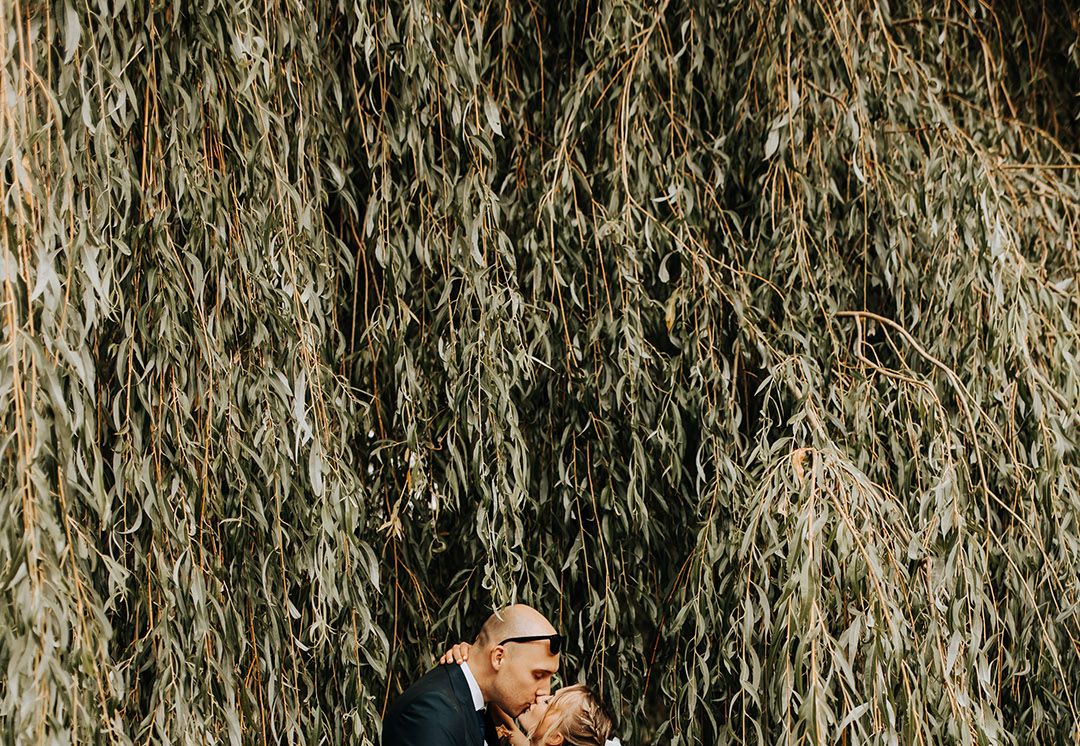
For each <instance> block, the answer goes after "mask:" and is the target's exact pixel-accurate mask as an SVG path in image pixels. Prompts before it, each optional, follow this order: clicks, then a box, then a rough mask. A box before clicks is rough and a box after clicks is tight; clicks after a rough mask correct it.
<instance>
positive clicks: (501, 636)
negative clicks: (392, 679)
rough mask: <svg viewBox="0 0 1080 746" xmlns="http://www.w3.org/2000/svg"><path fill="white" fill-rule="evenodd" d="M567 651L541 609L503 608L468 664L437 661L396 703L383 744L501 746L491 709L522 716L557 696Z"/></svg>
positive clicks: (490, 621) (385, 723)
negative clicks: (555, 681)
mask: <svg viewBox="0 0 1080 746" xmlns="http://www.w3.org/2000/svg"><path fill="white" fill-rule="evenodd" d="M561 650H562V638H561V637H560V636H559V635H558V634H556V632H555V628H554V627H552V626H551V622H549V621H548V620H547V619H546V618H545V617H544V615H543V614H541V613H540V612H538V611H537V610H536V609H533V608H531V607H529V606H523V605H520V604H519V605H516V606H507V607H506V608H504V609H500V610H499V611H497V612H495V613H494V614H492V615H491V616H490V617H488V620H487V621H486V622H484V626H483V627H482V628H481V629H480V634H479V635H477V637H476V641H475V642H474V643H473V646H472V649H471V650H470V651H469V660H468V661H465V662H462V663H461V664H455V665H450V666H437V667H436V668H434V669H433V670H431V671H429V672H428V673H427V674H425V675H424V676H423V677H421V678H420V680H419V681H417V682H416V683H415V684H413V685H412V686H410V687H409V688H408V689H406V690H405V692H404V693H402V695H401V696H400V697H398V698H397V700H396V701H395V702H394V704H393V705H391V706H390V711H389V712H387V714H386V718H385V719H384V720H383V731H382V746H484V744H486V746H497V739H496V737H495V727H494V724H493V723H492V720H491V718H490V717H489V716H488V715H487V706H488V705H496V706H498V707H499V708H501V709H502V710H503V711H504V712H506V713H507V714H509V715H510V716H511V717H517V716H518V715H520V714H521V713H523V712H525V710H527V709H529V707H531V706H532V705H533V703H535V702H536V701H537V699H538V698H540V697H544V696H547V695H548V694H550V693H551V677H552V676H553V675H555V672H556V671H558V670H559V652H560V651H561Z"/></svg>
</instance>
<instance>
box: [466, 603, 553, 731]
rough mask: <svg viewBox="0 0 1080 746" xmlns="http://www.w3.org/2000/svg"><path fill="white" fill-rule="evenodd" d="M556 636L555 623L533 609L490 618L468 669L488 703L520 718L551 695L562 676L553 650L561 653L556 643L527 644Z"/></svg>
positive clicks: (504, 611)
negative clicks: (556, 679)
mask: <svg viewBox="0 0 1080 746" xmlns="http://www.w3.org/2000/svg"><path fill="white" fill-rule="evenodd" d="M554 635H555V628H554V627H552V626H551V622H549V621H548V620H547V618H546V617H545V616H544V615H543V614H541V613H540V612H539V611H537V610H536V609H534V608H532V607H531V606H525V605H523V604H515V605H514V606H507V607H506V608H503V609H499V610H498V611H496V612H495V613H494V614H492V615H491V616H490V617H488V620H487V621H486V622H484V626H483V627H481V628H480V634H479V635H477V636H476V642H475V643H474V644H473V646H474V652H472V653H470V654H469V660H468V662H467V663H466V664H465V665H467V666H468V667H469V670H470V671H471V672H472V674H473V676H474V678H475V679H476V682H477V684H478V685H479V686H480V691H481V693H482V694H483V695H484V701H485V702H490V703H494V704H495V705H497V706H498V707H499V708H500V709H502V710H503V711H504V712H506V713H507V714H509V715H510V716H511V717H517V716H518V715H520V714H521V713H523V712H525V710H527V709H529V707H530V706H531V705H533V704H535V703H536V701H537V700H538V699H539V698H540V697H546V696H547V695H548V694H550V693H551V677H552V676H554V675H555V673H556V672H557V671H558V670H559V654H558V653H556V652H555V651H554V650H552V648H556V649H558V647H557V645H555V643H554V641H553V640H549V639H538V640H530V639H528V638H533V637H540V638H547V637H549V636H554ZM522 638H524V639H522ZM503 643H505V644H503Z"/></svg>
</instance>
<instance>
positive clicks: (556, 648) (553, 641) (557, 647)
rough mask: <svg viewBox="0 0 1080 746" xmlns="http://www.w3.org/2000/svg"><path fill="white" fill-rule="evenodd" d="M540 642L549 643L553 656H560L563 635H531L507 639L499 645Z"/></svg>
mask: <svg viewBox="0 0 1080 746" xmlns="http://www.w3.org/2000/svg"><path fill="white" fill-rule="evenodd" d="M539 640H547V641H548V644H549V645H551V654H552V655H558V654H559V653H560V652H561V651H562V643H563V638H562V635H529V636H528V637H507V638H506V639H505V640H503V641H502V642H500V643H499V644H500V645H505V644H506V643H508V642H537V641H539Z"/></svg>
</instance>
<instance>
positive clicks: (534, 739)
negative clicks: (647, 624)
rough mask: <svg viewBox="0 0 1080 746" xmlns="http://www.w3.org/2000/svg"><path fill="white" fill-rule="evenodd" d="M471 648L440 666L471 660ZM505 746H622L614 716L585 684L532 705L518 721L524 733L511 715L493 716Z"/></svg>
mask: <svg viewBox="0 0 1080 746" xmlns="http://www.w3.org/2000/svg"><path fill="white" fill-rule="evenodd" d="M469 647H470V646H469V644H468V643H464V642H462V643H458V644H457V645H455V646H454V647H452V648H451V649H450V650H448V651H446V653H445V654H444V655H443V657H442V658H440V659H439V662H440V663H444V664H446V663H461V662H462V661H465V660H468V658H469ZM493 720H495V723H496V728H495V730H496V732H497V733H498V734H499V739H500V743H501V744H502V745H503V746H621V744H620V743H619V739H617V738H612V736H611V730H612V722H611V715H610V714H609V713H608V709H607V707H605V706H604V703H603V702H602V701H601V700H600V698H599V697H598V696H596V693H595V692H593V690H592V689H590V688H589V687H587V686H585V685H584V684H574V685H573V686H564V687H563V688H562V689H560V690H559V691H557V692H556V693H555V694H554V695H553V696H551V697H548V698H546V701H540V702H537V703H536V704H534V705H532V706H531V707H530V708H529V709H528V710H526V711H525V712H523V713H522V714H521V715H520V716H519V717H518V723H519V724H520V725H521V727H522V728H524V729H525V732H524V733H523V732H522V731H521V730H520V729H519V728H518V727H517V725H515V724H514V721H513V719H512V718H510V716H509V715H507V714H506V713H504V712H502V711H501V710H499V709H497V708H496V709H495V711H494V712H493Z"/></svg>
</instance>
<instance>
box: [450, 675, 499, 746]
mask: <svg viewBox="0 0 1080 746" xmlns="http://www.w3.org/2000/svg"><path fill="white" fill-rule="evenodd" d="M458 665H460V666H461V672H462V673H463V674H465V683H466V684H468V685H469V693H470V694H472V702H473V708H474V709H476V710H486V709H487V703H485V702H484V693H483V692H482V691H480V685H479V684H477V683H476V677H475V676H473V672H472V671H471V670H469V663H468V661H462V662H461V663H459V664H458ZM484 743H486V744H487V746H495V744H493V743H488V742H487V740H485V741H484Z"/></svg>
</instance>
